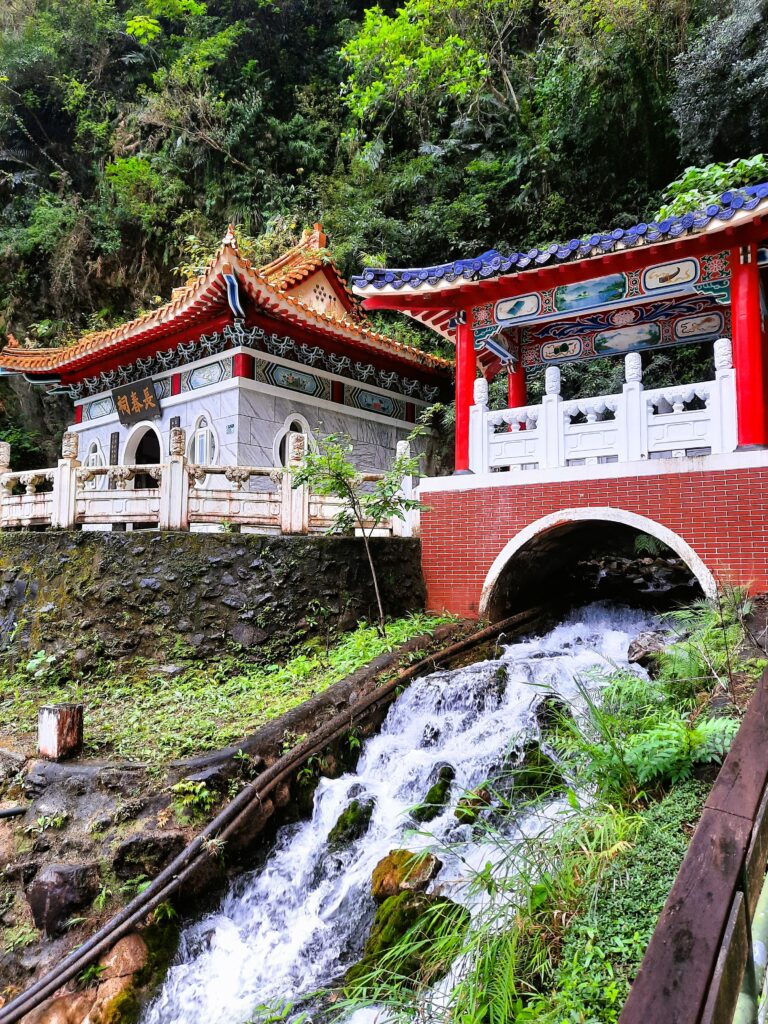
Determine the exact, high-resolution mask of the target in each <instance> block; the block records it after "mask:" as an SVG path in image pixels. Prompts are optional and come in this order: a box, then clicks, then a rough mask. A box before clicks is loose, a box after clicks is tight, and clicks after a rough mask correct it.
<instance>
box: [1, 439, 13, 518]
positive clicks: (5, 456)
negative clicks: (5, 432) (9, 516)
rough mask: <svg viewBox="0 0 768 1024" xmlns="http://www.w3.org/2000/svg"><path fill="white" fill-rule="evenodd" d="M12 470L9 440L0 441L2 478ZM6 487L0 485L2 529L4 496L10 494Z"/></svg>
mask: <svg viewBox="0 0 768 1024" xmlns="http://www.w3.org/2000/svg"><path fill="white" fill-rule="evenodd" d="M10 471H11V446H10V444H9V443H8V441H0V480H1V479H2V478H3V476H4V475H5V474H6V473H10ZM8 493H9V492H8V490H7V488H5V487H0V530H2V529H3V528H4V527H5V502H4V501H2V499H3V497H4V496H5V495H6V494H8Z"/></svg>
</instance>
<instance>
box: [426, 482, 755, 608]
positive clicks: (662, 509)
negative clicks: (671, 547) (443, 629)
mask: <svg viewBox="0 0 768 1024" xmlns="http://www.w3.org/2000/svg"><path fill="white" fill-rule="evenodd" d="M423 501H424V503H425V505H427V506H428V509H427V510H425V511H423V512H422V514H421V541H422V560H423V566H424V576H425V579H426V583H427V601H428V607H429V608H431V609H435V610H437V609H446V610H448V611H451V612H453V613H455V614H457V615H466V616H471V617H475V616H477V614H478V606H479V603H480V594H481V591H482V587H483V583H484V581H485V577H486V575H487V573H488V570H489V569H490V567H491V565H492V563H493V561H494V559H495V558H496V556H497V555H498V554H499V552H500V551H501V549H502V548H503V547H504V545H505V544H506V543H507V542H508V541H509V540H511V539H512V538H513V537H514V536H515V535H516V534H517V533H518V532H519V531H520V530H522V529H523V528H524V527H526V526H528V525H529V524H530V523H532V522H534V521H535V520H537V519H540V518H541V517H542V516H546V515H549V514H551V513H554V512H558V511H560V510H562V509H566V508H582V507H588V506H590V505H591V506H610V507H612V508H616V509H623V510H625V511H627V512H634V513H636V514H638V515H642V516H645V517H647V518H648V519H652V520H654V521H655V522H657V523H659V524H661V525H662V526H666V527H667V528H668V529H670V530H672V531H673V532H674V533H676V534H678V536H680V537H681V538H682V539H683V540H685V541H687V542H688V544H690V546H691V547H692V548H693V549H694V551H695V552H696V554H698V555H699V557H700V558H701V559H702V561H703V562H704V563H705V564H706V565H707V566H708V568H709V569H710V570H711V572H712V573H713V574H714V576H715V578H716V579H723V580H724V581H727V582H729V583H733V584H739V585H750V587H751V589H752V590H753V592H763V591H768V516H767V515H766V506H767V505H768V468H760V469H756V468H748V469H743V470H737V469H733V470H730V469H729V470H721V471H708V472H699V473H671V474H660V475H657V476H641V477H620V478H616V479H602V480H574V481H568V482H564V483H546V484H522V485H520V486H514V485H513V486H510V487H491V488H487V489H484V490H481V489H478V490H471V491H452V492H448V491H442V492H441V491H434V492H427V493H425V494H424V496H423Z"/></svg>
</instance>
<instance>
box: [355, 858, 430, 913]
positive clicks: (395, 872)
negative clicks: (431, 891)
mask: <svg viewBox="0 0 768 1024" xmlns="http://www.w3.org/2000/svg"><path fill="white" fill-rule="evenodd" d="M442 866H443V865H442V862H441V861H439V860H438V859H437V857H435V856H434V855H433V854H431V853H427V854H417V853H411V851H410V850H390V851H389V853H388V854H387V856H386V857H383V858H382V859H381V860H380V861H379V863H378V864H377V865H376V867H375V868H374V869H373V874H372V875H371V895H372V896H373V898H374V899H375V900H376V902H377V903H383V902H384V900H386V899H389V897H390V896H397V894H398V893H400V892H423V891H424V890H425V889H426V888H427V886H428V885H429V883H430V882H431V881H432V879H433V878H434V877H435V875H436V874H437V873H438V871H439V870H440V868H441V867H442Z"/></svg>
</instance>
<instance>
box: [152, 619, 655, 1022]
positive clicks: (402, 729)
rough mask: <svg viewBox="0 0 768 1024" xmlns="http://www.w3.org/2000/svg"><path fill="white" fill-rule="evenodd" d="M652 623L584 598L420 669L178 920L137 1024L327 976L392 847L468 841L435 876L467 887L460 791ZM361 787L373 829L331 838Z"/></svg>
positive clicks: (221, 1011) (366, 911) (225, 1008)
mask: <svg viewBox="0 0 768 1024" xmlns="http://www.w3.org/2000/svg"><path fill="white" fill-rule="evenodd" d="M650 626H651V621H650V619H649V617H648V616H647V615H645V614H642V613H640V612H636V611H632V610H628V609H621V608H615V607H611V606H605V605H601V604H600V605H590V606H587V607H586V608H583V609H581V610H579V611H578V612H576V613H573V614H572V615H570V616H569V617H568V618H567V619H566V620H565V621H564V622H563V623H561V624H560V625H558V626H556V627H555V628H554V629H553V630H551V631H550V632H549V633H547V634H546V635H545V636H541V637H532V638H529V639H525V640H521V641H519V642H516V643H512V644H510V645H508V646H506V647H504V648H503V650H502V651H500V653H499V656H498V658H496V659H493V660H489V661H483V662H479V663H477V664H474V665H470V666H468V667H466V668H461V669H455V670H453V671H438V672H433V673H432V674H431V675H428V676H425V677H423V678H421V679H419V680H417V681H416V682H414V683H412V684H411V686H410V687H409V688H408V689H407V690H406V691H405V692H404V693H403V695H402V696H401V697H399V698H398V700H397V701H396V702H395V703H394V704H393V705H392V707H391V708H390V710H389V713H388V715H387V718H386V720H385V722H384V724H383V726H382V728H381V730H380V732H379V733H378V734H377V735H376V736H374V737H372V738H371V739H369V740H367V741H366V742H365V744H364V746H363V750H362V754H361V757H360V761H359V763H358V766H357V770H356V771H355V772H354V773H350V774H347V775H344V776H342V777H341V778H338V779H322V780H321V781H320V784H319V786H318V788H317V791H316V794H315V800H314V811H313V814H312V818H311V820H309V821H306V822H302V823H300V824H297V825H288V826H285V827H283V828H282V829H281V830H280V832H279V833H278V837H277V840H276V843H275V846H274V849H273V850H272V851H271V852H270V854H269V857H268V858H267V860H266V863H265V864H264V866H263V867H261V868H260V869H259V870H257V871H253V872H249V873H247V874H245V875H242V876H241V877H240V878H238V879H237V881H236V882H235V883H234V884H233V885H232V886H231V888H230V889H229V891H228V892H227V894H226V895H225V897H224V898H223V900H222V902H221V905H220V907H219V909H218V910H216V911H215V912H214V913H210V914H207V915H206V916H204V917H203V918H202V919H201V920H199V921H197V922H196V923H194V924H191V925H189V927H187V928H185V929H184V931H183V933H182V937H181V942H180V946H179V951H178V953H177V956H176V958H175V961H174V963H173V965H172V966H171V968H170V969H169V971H168V974H167V977H166V979H165V982H164V984H163V986H162V988H161V990H160V991H159V993H158V994H157V995H156V997H155V998H154V999H153V1000H152V1002H151V1003H150V1005H149V1006H148V1007H147V1009H146V1010H145V1012H144V1015H143V1017H142V1024H243V1022H245V1021H248V1020H249V1019H251V1018H252V1016H253V1013H254V1010H255V1008H256V1007H258V1006H260V1005H264V1004H273V1003H280V1002H282V1001H284V1000H294V999H296V998H298V997H301V996H302V995H305V994H307V993H310V992H313V991H315V990H316V989H318V988H321V987H322V986H324V985H327V984H329V983H331V982H332V981H333V980H334V979H336V978H338V977H339V975H340V974H341V973H342V972H343V971H344V970H345V969H346V968H347V967H348V966H349V965H350V964H352V963H354V962H355V960H356V959H358V958H359V955H360V951H361V947H362V944H363V942H364V938H365V931H366V927H367V925H368V923H369V922H370V920H371V917H372V914H373V910H374V905H373V901H372V899H371V895H370V880H371V873H372V871H373V869H374V867H375V866H376V864H377V863H378V861H379V860H380V859H381V858H382V857H385V856H386V855H387V853H388V852H389V851H390V850H393V849H397V848H402V847H406V848H407V849H409V850H412V851H418V850H420V849H424V848H425V847H427V846H432V845H434V844H435V843H439V844H443V843H445V844H456V843H459V844H462V845H460V847H459V848H460V851H461V859H459V857H458V856H457V857H452V856H451V857H448V858H443V856H442V854H441V860H443V861H444V863H443V867H442V869H441V871H440V874H439V875H438V877H437V878H436V879H435V881H434V882H433V883H432V884H433V886H434V885H439V886H440V887H441V890H442V891H443V892H448V893H449V894H450V895H451V896H452V898H454V899H459V900H461V882H462V879H461V872H462V865H463V869H464V871H465V872H466V870H468V869H469V868H471V867H472V865H474V866H475V867H476V868H482V866H483V865H484V864H485V863H486V862H487V860H488V859H489V856H488V850H487V849H486V848H484V845H483V844H482V841H474V840H473V837H472V829H471V827H470V826H467V825H461V824H459V822H458V821H457V820H456V817H455V815H454V809H455V800H456V796H457V795H458V794H460V793H461V791H462V790H471V789H473V788H474V787H476V786H478V785H479V784H480V783H482V782H483V781H485V780H486V779H487V778H488V776H489V775H490V774H492V773H493V772H494V770H495V769H498V767H499V766H500V765H501V764H502V763H504V760H505V758H506V757H508V755H509V752H510V750H514V749H515V748H518V749H519V748H521V747H522V746H523V744H524V743H525V742H526V740H529V739H531V738H533V737H535V736H536V735H537V732H538V726H537V723H536V715H535V710H536V706H537V704H538V703H539V702H540V701H541V699H542V697H543V695H544V694H545V693H546V692H553V693H556V694H558V695H559V696H561V697H563V698H564V699H565V700H566V701H570V702H573V701H576V700H577V699H578V685H577V684H578V682H579V680H583V679H584V678H585V677H588V676H590V675H591V674H592V673H594V670H595V669H596V668H603V669H606V668H608V669H610V668H611V667H612V666H616V667H627V649H628V646H629V644H630V642H631V640H632V638H633V637H634V636H635V635H636V634H637V633H639V632H641V631H643V630H644V629H648V628H650ZM500 666H504V667H505V669H506V677H507V682H506V685H505V686H502V685H499V682H498V669H499V668H500ZM445 764H449V765H451V766H452V767H453V769H454V770H455V773H456V776H455V780H454V782H453V785H452V794H453V799H452V800H451V801H450V802H449V805H448V806H447V807H446V809H445V810H444V811H443V812H442V813H441V814H440V815H439V817H437V818H435V819H434V820H433V821H432V822H430V824H429V826H428V828H429V831H430V833H431V834H432V837H434V838H431V837H430V836H427V835H415V834H413V833H411V832H410V830H412V829H414V827H415V823H414V820H413V819H412V818H411V817H410V815H409V810H410V809H412V808H413V807H414V806H415V805H416V804H418V803H420V802H421V801H422V800H423V799H424V797H425V795H426V793H427V790H428V789H429V787H430V786H431V785H432V783H433V782H434V781H435V779H436V775H437V772H438V770H439V768H440V766H442V765H445ZM354 798H357V799H358V800H371V799H372V800H373V801H374V808H373V814H372V817H371V821H370V825H369V827H368V830H367V832H366V834H365V835H364V836H363V837H362V838H361V839H359V840H357V841H355V842H353V843H351V844H350V845H349V846H348V847H346V848H345V849H343V850H340V851H334V852H330V851H329V849H328V845H327V838H328V833H329V832H330V830H331V828H332V827H333V825H334V824H335V823H336V821H337V819H338V817H339V815H340V814H341V813H342V811H344V810H345V808H346V807H347V806H348V805H349V803H350V801H351V800H352V799H354Z"/></svg>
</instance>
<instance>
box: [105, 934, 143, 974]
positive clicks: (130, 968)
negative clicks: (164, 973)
mask: <svg viewBox="0 0 768 1024" xmlns="http://www.w3.org/2000/svg"><path fill="white" fill-rule="evenodd" d="M148 960H149V950H148V949H147V944H146V942H145V941H144V939H142V937H141V936H140V935H137V934H136V933H134V934H133V935H126V936H125V938H124V939H120V941H119V942H118V943H117V944H116V945H115V946H114V947H113V948H112V950H111V951H110V952H109V953H107V955H106V956H104V957H102V958H101V960H100V961H99V962H100V964H101V966H102V967H104V971H103V972H102V974H100V975H99V981H108V980H109V979H110V978H124V977H125V976H126V975H132V974H136V972H137V971H140V970H142V968H144V967H146V965H147V961H148Z"/></svg>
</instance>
